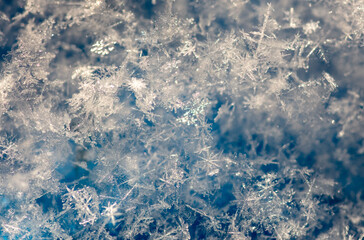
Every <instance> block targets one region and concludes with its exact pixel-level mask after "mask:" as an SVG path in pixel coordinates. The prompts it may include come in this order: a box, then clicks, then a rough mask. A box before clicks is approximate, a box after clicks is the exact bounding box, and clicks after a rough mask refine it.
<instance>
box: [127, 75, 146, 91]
mask: <svg viewBox="0 0 364 240" xmlns="http://www.w3.org/2000/svg"><path fill="white" fill-rule="evenodd" d="M128 85H129V88H130V89H131V90H133V91H134V92H139V91H141V90H142V89H144V88H146V84H145V82H144V81H143V80H142V79H138V78H132V79H131V81H130V82H129V84H128Z"/></svg>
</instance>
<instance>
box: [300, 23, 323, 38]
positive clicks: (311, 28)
mask: <svg viewBox="0 0 364 240" xmlns="http://www.w3.org/2000/svg"><path fill="white" fill-rule="evenodd" d="M319 28H320V26H319V22H318V21H317V22H314V21H310V22H308V23H306V24H305V25H304V26H303V31H304V33H305V34H306V35H309V34H312V33H314V32H316V30H317V29H319Z"/></svg>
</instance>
